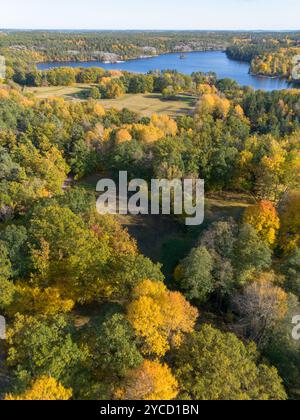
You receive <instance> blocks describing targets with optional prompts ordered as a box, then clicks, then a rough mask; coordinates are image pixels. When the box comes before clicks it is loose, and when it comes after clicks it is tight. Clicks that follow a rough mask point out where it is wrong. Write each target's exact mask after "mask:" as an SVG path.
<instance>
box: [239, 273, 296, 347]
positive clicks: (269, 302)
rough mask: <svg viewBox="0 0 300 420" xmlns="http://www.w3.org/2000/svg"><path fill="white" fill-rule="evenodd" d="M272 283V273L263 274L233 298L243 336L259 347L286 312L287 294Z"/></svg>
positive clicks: (273, 278)
mask: <svg viewBox="0 0 300 420" xmlns="http://www.w3.org/2000/svg"><path fill="white" fill-rule="evenodd" d="M274 283H275V276H274V273H265V274H263V275H261V276H260V278H259V279H258V280H257V281H255V282H253V283H251V284H249V285H247V286H246V287H245V289H244V291H243V293H241V294H237V295H236V296H235V297H234V298H233V301H234V304H235V306H236V308H237V311H238V313H239V315H240V317H241V320H240V324H241V325H242V326H243V328H244V330H245V335H247V336H248V337H249V338H251V339H252V340H254V341H255V342H257V343H259V344H260V345H262V344H263V343H264V340H265V339H266V335H267V334H269V333H270V330H272V328H274V326H276V324H277V323H278V322H279V321H281V320H283V319H284V318H285V316H286V314H287V310H288V297H287V294H286V293H285V291H284V290H282V289H281V288H280V287H278V286H276V285H274Z"/></svg>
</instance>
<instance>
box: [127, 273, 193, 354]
mask: <svg viewBox="0 0 300 420" xmlns="http://www.w3.org/2000/svg"><path fill="white" fill-rule="evenodd" d="M197 315H198V311H197V309H195V308H193V307H192V306H191V305H190V304H189V303H188V302H187V301H186V300H185V299H184V297H183V296H182V295H181V294H180V293H178V292H170V291H169V290H167V288H166V286H165V285H164V284H163V283H161V282H152V281H150V280H145V281H143V282H141V283H140V284H139V285H138V286H137V287H136V288H135V289H134V291H133V301H132V302H131V303H130V304H129V305H128V308H127V319H128V321H129V322H130V324H131V325H132V327H133V328H134V330H135V333H136V335H137V336H138V337H139V338H140V339H141V341H142V351H143V353H144V354H154V355H157V356H164V355H165V353H166V352H167V351H168V350H169V349H170V347H173V346H175V347H176V346H178V345H179V344H180V342H181V341H182V339H183V336H184V334H185V333H189V332H191V331H193V328H194V325H195V322H196V319H197Z"/></svg>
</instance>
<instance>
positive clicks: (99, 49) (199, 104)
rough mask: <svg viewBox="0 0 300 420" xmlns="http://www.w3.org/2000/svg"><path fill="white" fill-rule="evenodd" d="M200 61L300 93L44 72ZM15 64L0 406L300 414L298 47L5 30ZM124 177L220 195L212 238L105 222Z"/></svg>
mask: <svg viewBox="0 0 300 420" xmlns="http://www.w3.org/2000/svg"><path fill="white" fill-rule="evenodd" d="M191 51H224V52H226V53H227V56H228V57H230V58H231V59H232V60H236V61H242V62H246V63H248V64H249V71H250V72H251V73H252V74H254V75H256V76H265V77H266V76H267V77H277V78H282V79H284V80H286V81H288V82H294V84H293V85H292V86H291V88H290V89H285V90H274V91H264V90H255V89H253V88H252V87H250V86H241V85H239V84H238V83H237V82H236V81H235V80H233V79H229V78H226V79H220V78H219V77H218V75H217V74H215V73H213V72H209V73H207V72H202V71H201V69H199V70H198V71H195V72H193V73H192V74H183V73H180V72H178V71H176V70H170V69H167V68H166V69H165V70H163V71H156V70H155V69H153V71H150V72H148V73H147V74H142V73H131V72H127V71H121V70H119V69H117V68H116V69H115V70H105V69H103V68H100V67H89V68H87V67H80V66H79V67H74V68H73V67H70V66H69V67H64V66H62V67H59V68H51V69H48V70H40V69H39V68H38V64H39V63H43V62H59V63H60V62H67V61H72V62H73V61H74V62H77V63H80V62H83V61H87V62H89V61H90V62H93V61H103V62H104V61H107V60H108V61H110V62H116V61H119V60H122V61H123V60H124V61H127V60H129V59H138V58H139V57H141V56H155V55H161V54H163V53H178V54H179V56H180V59H182V60H184V59H185V54H186V53H188V52H191ZM0 54H1V55H2V56H4V57H5V60H6V73H5V77H3V79H2V80H1V81H0V315H2V316H3V317H4V318H5V321H6V339H5V340H4V339H3V340H0V399H2V400H5V401H9V400H10V401H11V400H110V401H127V400H142V401H146V400H170V401H171V400H174V401H176V400H181V401H182V400H189V401H191V400H201V401H202V400H265V401H266V400H288V399H290V400H298V399H299V398H300V341H299V340H297V339H295V334H293V328H294V327H295V325H293V321H292V320H293V319H294V317H295V316H298V317H299V316H300V303H299V301H300V217H299V213H300V91H299V84H297V83H298V80H297V79H296V78H295V71H294V65H295V62H294V61H293V60H294V57H295V56H297V55H299V54H300V33H299V32H289V33H285V32H284V33H283V32H278V33H277V32H274V33H272V32H262V33H260V32H257V33H255V32H251V33H249V32H226V31H224V32H217V31H215V32H189V31H187V32H176V31H170V32H161V33H156V32H151V31H149V32H138V31H135V32H130V31H129V32H110V31H107V32H98V33H97V32H92V31H91V32H82V33H81V32H55V31H53V32H51V31H50V32H47V31H26V32H25V31H2V32H0ZM129 99H130V100H131V101H132V102H133V103H134V104H135V108H134V109H131V107H130V106H129V107H127V106H125V107H124V106H123V105H122V104H123V101H125V100H129ZM151 101H152V102H151ZM150 102H151V103H152V104H153V108H151V110H150V111H149V108H148V107H147V106H148V105H147V104H149V103H150ZM171 103H172V107H173V108H172V110H173V112H172V114H171V113H170V112H169V111H168V106H169V104H171ZM186 104H188V105H189V108H188V109H187V110H186V109H185V108H184V106H186ZM162 109H163V111H162ZM120 171H128V176H129V177H131V178H141V179H143V180H146V181H147V182H149V183H151V180H152V179H168V180H172V179H175V178H176V179H181V180H183V179H194V180H195V179H198V178H201V179H204V181H205V221H204V223H203V224H202V225H201V226H196V227H189V226H185V224H184V217H183V216H180V215H177V214H171V215H169V216H166V215H159V216H151V215H149V216H145V215H135V216H129V215H128V216H121V215H109V214H107V215H100V214H99V213H98V212H97V209H96V199H97V194H96V183H97V181H98V180H99V179H101V178H104V177H109V178H112V179H114V180H117V179H118V174H119V172H120ZM298 338H299V337H298Z"/></svg>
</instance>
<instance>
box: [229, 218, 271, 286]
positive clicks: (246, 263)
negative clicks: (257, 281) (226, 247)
mask: <svg viewBox="0 0 300 420" xmlns="http://www.w3.org/2000/svg"><path fill="white" fill-rule="evenodd" d="M233 263H234V266H235V269H236V275H237V282H238V284H240V285H241V284H244V283H245V282H247V281H248V280H249V279H251V278H253V276H254V275H255V273H258V274H259V273H261V272H263V271H264V270H267V269H268V268H270V267H271V264H272V251H271V249H270V248H269V247H268V245H267V244H266V243H265V242H264V241H263V240H262V239H261V238H260V237H259V235H258V233H257V232H256V231H255V230H254V228H253V227H252V226H250V225H243V226H242V227H241V228H240V231H239V235H238V238H237V241H236V242H235V246H234V257H233Z"/></svg>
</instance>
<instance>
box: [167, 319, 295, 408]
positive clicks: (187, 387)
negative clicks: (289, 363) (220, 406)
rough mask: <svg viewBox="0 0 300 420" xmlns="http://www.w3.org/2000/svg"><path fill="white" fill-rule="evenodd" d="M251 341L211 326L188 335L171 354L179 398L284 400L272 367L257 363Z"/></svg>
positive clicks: (256, 356)
mask: <svg viewBox="0 0 300 420" xmlns="http://www.w3.org/2000/svg"><path fill="white" fill-rule="evenodd" d="M257 360H258V354H257V352H256V347H255V345H254V344H253V343H251V344H249V345H247V346H245V345H244V344H243V343H242V341H240V340H239V339H238V338H237V337H236V336H235V335H234V334H228V333H222V332H221V331H219V330H217V329H215V328H213V327H212V326H210V325H204V326H202V327H201V329H200V331H199V332H195V333H193V334H191V335H189V336H187V337H186V338H185V340H184V342H183V343H182V345H181V346H180V348H179V349H177V350H176V351H174V353H173V363H174V369H175V376H176V378H177V379H178V382H179V388H180V390H181V392H180V394H179V398H182V399H191V400H285V399H286V398H287V396H286V393H285V390H284V388H283V386H282V382H281V379H280V378H279V376H278V373H277V371H276V369H275V368H270V367H268V366H266V365H258V364H257Z"/></svg>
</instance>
